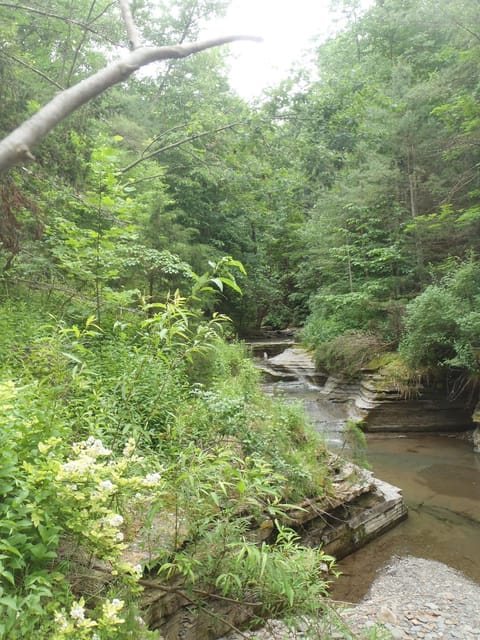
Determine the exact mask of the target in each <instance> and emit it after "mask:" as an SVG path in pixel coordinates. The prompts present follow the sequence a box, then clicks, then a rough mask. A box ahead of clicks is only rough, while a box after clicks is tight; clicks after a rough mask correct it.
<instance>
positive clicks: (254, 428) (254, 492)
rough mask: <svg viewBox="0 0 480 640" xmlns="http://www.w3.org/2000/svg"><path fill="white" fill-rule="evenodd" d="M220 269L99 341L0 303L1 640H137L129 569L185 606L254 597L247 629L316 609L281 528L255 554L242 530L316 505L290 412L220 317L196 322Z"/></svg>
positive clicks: (317, 578)
mask: <svg viewBox="0 0 480 640" xmlns="http://www.w3.org/2000/svg"><path fill="white" fill-rule="evenodd" d="M232 268H239V265H238V264H237V263H236V262H235V261H232V260H229V259H225V260H223V261H220V263H218V264H214V265H212V270H211V271H210V272H208V273H206V274H204V276H202V277H196V278H194V285H193V292H192V295H191V296H190V298H189V301H188V302H187V300H186V299H184V298H182V297H181V296H180V294H179V293H178V292H177V293H176V294H175V295H174V296H172V297H170V298H169V299H167V300H166V301H165V302H164V303H155V304H153V305H149V306H148V307H147V309H146V310H145V311H146V312H148V313H147V314H140V315H139V317H138V318H135V315H133V316H132V318H131V319H130V320H129V321H126V320H125V319H122V320H119V321H117V322H115V323H112V324H106V325H105V327H104V328H103V329H100V328H99V327H98V325H97V324H96V323H95V320H94V318H93V317H90V318H88V319H87V320H86V321H84V322H83V323H82V324H80V323H78V324H73V325H68V324H66V323H65V322H64V321H60V322H58V321H57V322H52V321H50V323H45V324H43V325H42V326H40V327H39V326H38V324H37V320H36V317H35V315H29V313H28V309H29V307H28V305H27V304H26V303H24V305H23V307H19V308H17V309H15V308H14V307H13V305H10V304H5V306H4V308H3V310H4V315H3V323H4V326H5V327H7V328H8V327H11V326H13V324H14V323H15V321H16V319H17V318H20V317H21V316H22V314H23V315H24V316H26V318H25V319H24V329H23V340H26V341H27V342H28V344H25V343H24V344H23V345H22V347H23V348H21V345H20V344H18V346H17V348H16V353H15V355H14V357H11V358H10V359H9V360H8V362H7V363H6V364H7V366H8V367H9V373H10V375H11V379H14V378H16V379H17V380H21V381H22V384H21V385H20V384H14V383H13V382H12V381H7V382H6V383H4V384H3V385H2V387H1V391H2V394H3V395H2V398H1V400H2V402H1V408H2V417H1V419H2V456H3V459H2V469H3V471H2V480H1V485H2V486H1V491H2V505H3V506H2V514H1V515H2V519H1V526H2V527H4V529H5V531H4V534H6V535H3V536H2V539H3V542H2V550H1V555H2V558H1V570H2V574H1V576H2V577H1V584H0V586H1V589H2V591H1V595H0V606H1V607H2V625H3V627H2V631H1V633H0V637H5V638H9V639H10V638H12V639H15V638H20V637H25V636H31V635H32V634H35V635H37V636H38V637H39V638H43V637H44V638H50V637H52V638H53V637H55V638H59V639H62V640H64V639H67V638H85V639H87V638H88V639H92V638H94V637H98V638H101V640H110V639H113V638H118V639H120V640H121V639H123V638H125V639H126V638H131V637H135V638H147V637H148V632H147V631H146V629H145V627H143V626H142V624H141V622H140V621H138V620H137V621H135V615H137V617H138V614H137V613H135V612H136V611H137V609H138V598H139V593H140V591H141V586H140V584H139V582H138V581H139V580H140V581H141V576H142V573H143V567H145V566H148V567H149V570H150V571H152V572H154V571H155V572H157V574H158V580H160V583H161V584H164V583H165V581H168V580H170V579H173V578H174V577H175V578H176V579H179V580H181V584H182V585H183V586H182V588H184V589H185V590H186V592H188V593H190V594H193V596H194V597H195V598H197V599H199V600H200V601H201V599H202V597H203V595H202V594H204V593H207V592H210V591H211V590H212V589H217V590H218V592H219V593H220V594H223V595H224V596H225V597H231V598H233V599H238V600H239V601H243V600H248V599H249V598H253V599H255V600H256V601H259V602H260V603H261V606H260V608H258V615H259V616H266V615H273V614H275V615H276V614H278V613H280V612H281V611H290V610H291V611H299V612H308V611H311V610H312V609H313V608H315V607H316V606H317V599H318V596H319V595H320V594H324V593H325V589H326V584H325V579H324V573H323V570H324V567H325V562H327V563H330V562H331V559H329V558H327V557H325V556H324V554H323V553H322V552H321V551H319V550H307V549H303V548H302V547H301V546H299V545H298V543H297V541H296V539H295V537H294V535H293V533H289V532H288V531H286V530H283V529H282V528H281V526H280V525H279V526H278V533H277V541H276V543H275V544H274V545H273V547H271V548H270V547H267V546H260V547H259V546H257V544H256V542H255V534H254V531H255V528H258V527H260V528H261V527H262V526H263V523H265V522H268V523H269V531H270V530H275V526H276V525H275V521H276V520H277V519H281V518H282V517H283V515H284V511H285V508H286V505H285V501H288V500H292V499H295V498H299V497H304V496H305V495H317V494H318V493H321V492H322V491H323V490H324V487H325V484H326V480H327V475H326V474H327V471H326V465H323V464H322V461H323V459H324V456H325V451H324V448H323V446H322V445H321V443H320V442H319V441H318V439H317V438H316V437H315V435H314V434H313V432H311V431H309V430H308V429H307V428H306V427H305V424H304V418H303V416H301V414H300V413H299V410H298V409H297V408H292V407H280V406H277V405H275V404H274V403H273V401H270V400H268V401H266V400H265V398H264V397H263V395H262V394H261V393H260V391H259V389H258V386H257V373H256V371H255V370H254V368H253V364H252V363H251V362H250V361H249V360H248V359H246V358H245V354H244V351H243V347H241V346H240V345H231V346H230V345H227V344H226V343H225V342H224V341H223V340H222V337H221V333H222V326H223V325H224V323H225V319H223V318H219V317H214V318H213V319H212V320H211V321H209V320H205V319H204V317H203V311H202V307H203V306H204V305H203V297H204V296H207V298H208V297H209V296H212V295H213V290H214V288H219V289H220V290H222V288H223V287H234V288H236V286H237V285H236V284H235V281H234V279H233V275H232V273H231V269H232ZM152 314H153V315H152ZM29 319H30V320H29ZM11 338H12V332H11V330H9V331H7V332H6V333H5V339H6V340H7V341H10V340H11ZM6 346H7V345H4V346H3V345H2V348H3V349H4V350H5V353H6V348H5V347H6ZM202 372H203V373H205V374H206V375H203V374H202ZM192 382H194V386H193V387H192V386H191V384H192ZM131 548H133V549H138V548H141V549H142V555H141V558H142V560H141V565H137V564H134V563H133V562H131V561H129V553H130V549H131ZM135 557H137V558H138V555H136V556H135ZM137 562H138V561H137ZM92 563H93V564H94V565H95V566H104V567H105V571H106V578H105V581H104V582H102V581H100V582H99V584H98V585H97V586H96V587H95V594H93V592H90V590H89V588H86V587H85V586H83V587H82V586H81V584H82V583H81V581H80V582H78V581H77V580H76V579H75V576H76V575H82V576H85V578H84V580H85V584H86V585H88V578H87V576H88V573H89V567H91V564H92ZM98 563H102V564H101V565H99V564H98ZM300 566H301V567H303V569H302V571H301V572H299V571H298V567H300ZM197 592H198V594H197ZM196 594H197V595H196ZM19 620H21V622H19Z"/></svg>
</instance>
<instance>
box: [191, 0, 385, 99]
mask: <svg viewBox="0 0 480 640" xmlns="http://www.w3.org/2000/svg"><path fill="white" fill-rule="evenodd" d="M372 2H373V0H365V4H372ZM329 8H330V0H232V3H231V6H230V8H229V10H228V14H227V16H226V18H224V19H222V20H218V21H211V22H209V24H208V27H207V29H206V31H205V32H204V34H203V35H204V36H205V37H210V36H215V35H226V34H230V33H232V34H233V33H242V34H249V35H260V36H262V37H263V38H264V42H263V43H262V44H256V43H252V42H239V43H234V44H232V45H229V47H230V50H231V52H232V61H231V67H232V71H231V74H230V79H231V83H232V86H233V87H234V88H235V89H236V90H237V91H238V92H239V93H240V95H241V96H242V97H243V98H246V99H250V98H254V97H255V96H257V95H259V94H260V93H261V91H262V89H264V88H267V87H268V86H271V85H274V84H276V83H277V82H279V81H280V80H281V79H282V78H285V77H286V76H287V75H288V71H289V69H290V67H291V66H292V64H293V63H294V62H295V61H297V60H299V59H300V58H302V61H303V56H302V52H304V51H305V50H306V49H308V48H311V39H312V38H314V37H317V36H320V37H321V38H322V39H324V38H325V37H327V36H328V35H332V34H333V33H334V32H335V29H336V28H338V23H336V22H335V16H334V15H333V13H332V12H331V11H330V9H329Z"/></svg>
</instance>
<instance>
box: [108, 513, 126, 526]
mask: <svg viewBox="0 0 480 640" xmlns="http://www.w3.org/2000/svg"><path fill="white" fill-rule="evenodd" d="M105 521H106V523H107V524H109V525H110V526H111V527H120V526H121V525H122V524H123V516H121V515H120V514H119V513H112V515H110V516H108V517H106V518H105Z"/></svg>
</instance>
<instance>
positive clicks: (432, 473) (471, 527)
mask: <svg viewBox="0 0 480 640" xmlns="http://www.w3.org/2000/svg"><path fill="white" fill-rule="evenodd" d="M367 441H368V459H369V461H370V464H371V465H372V468H373V471H374V472H375V475H376V476H378V477H379V478H382V479H383V480H386V481H387V482H390V483H392V484H395V485H396V486H399V487H401V488H402V490H403V494H404V496H405V500H406V502H407V505H408V507H409V518H408V520H406V521H405V522H403V523H401V524H400V525H398V526H397V527H395V529H393V530H392V531H390V532H388V533H386V534H385V535H383V536H382V537H381V538H379V539H378V540H375V541H374V542H372V543H370V544H369V545H367V547H365V548H364V549H361V550H360V551H357V552H356V553H354V554H352V555H351V556H349V557H348V558H345V559H344V560H343V561H342V562H341V563H340V568H341V570H342V571H343V572H344V574H345V575H344V576H343V578H341V579H340V580H339V581H338V583H337V585H336V586H335V587H334V590H333V594H334V597H335V598H337V599H339V600H346V601H348V602H356V601H358V600H359V599H360V598H361V597H362V596H363V595H364V594H365V593H366V591H367V590H368V588H369V586H370V584H371V582H372V581H373V580H374V579H375V576H376V573H377V572H378V571H379V569H381V568H382V567H383V566H384V565H385V564H387V563H388V562H389V561H390V560H391V559H392V557H393V556H404V555H414V556H418V557H422V558H429V559H432V560H439V561H440V562H444V563H445V564H448V565H449V566H451V567H454V568H456V569H458V570H460V571H462V572H463V573H464V574H465V575H467V576H468V577H470V578H471V579H473V580H475V581H476V582H478V583H480V553H479V552H480V456H478V454H475V453H473V451H472V446H471V444H470V443H468V442H465V441H464V440H462V439H460V438H458V437H457V436H443V435H442V436H433V435H425V436H422V435H419V436H412V435H408V436H403V437H395V436H392V435H377V434H375V435H373V434H372V435H369V436H368V437H367Z"/></svg>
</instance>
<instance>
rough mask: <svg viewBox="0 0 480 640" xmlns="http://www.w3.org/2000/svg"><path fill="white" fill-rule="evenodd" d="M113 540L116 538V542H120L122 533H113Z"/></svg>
mask: <svg viewBox="0 0 480 640" xmlns="http://www.w3.org/2000/svg"><path fill="white" fill-rule="evenodd" d="M115 540H117V542H122V540H123V533H122V532H121V531H119V532H118V533H117V534H115Z"/></svg>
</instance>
